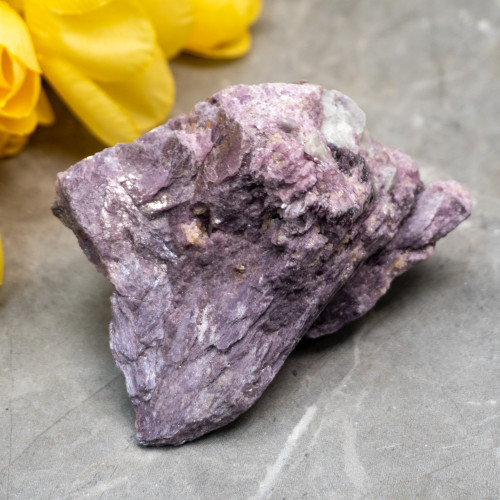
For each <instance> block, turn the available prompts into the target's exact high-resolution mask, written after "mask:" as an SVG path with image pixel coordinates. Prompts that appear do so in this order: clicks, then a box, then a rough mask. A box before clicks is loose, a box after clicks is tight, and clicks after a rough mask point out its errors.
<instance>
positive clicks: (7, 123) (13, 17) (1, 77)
mask: <svg viewBox="0 0 500 500" xmlns="http://www.w3.org/2000/svg"><path fill="white" fill-rule="evenodd" d="M40 72H41V70H40V66H39V65H38V61H37V58H36V56H35V51H34V48H33V43H32V40H31V37H30V34H29V32H28V29H27V27H26V24H25V23H24V21H23V20H22V19H21V17H20V16H19V14H18V13H17V12H16V11H15V10H14V9H13V8H12V7H11V6H10V5H9V4H7V3H6V2H4V1H0V157H1V156H10V155H14V154H16V153H18V152H19V151H20V150H21V149H22V147H23V146H24V144H25V143H26V141H27V139H28V136H29V134H30V133H31V132H33V130H34V129H35V127H36V126H37V124H38V123H45V124H48V123H51V121H52V119H53V115H52V111H51V109H50V106H49V105H48V101H47V99H46V97H45V95H44V94H43V92H41V82H40Z"/></svg>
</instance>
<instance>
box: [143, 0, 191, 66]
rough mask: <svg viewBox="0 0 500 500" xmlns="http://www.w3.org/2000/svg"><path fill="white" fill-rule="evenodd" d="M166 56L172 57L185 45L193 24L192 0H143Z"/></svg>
mask: <svg viewBox="0 0 500 500" xmlns="http://www.w3.org/2000/svg"><path fill="white" fill-rule="evenodd" d="M142 5H143V7H144V9H145V10H146V12H147V14H148V16H149V18H150V19H151V22H152V23H153V26H154V28H155V30H156V36H157V41H158V43H159V44H160V47H161V48H162V50H163V52H164V53H165V57H167V59H170V58H171V57H173V56H175V55H176V54H177V53H179V52H180V50H181V49H182V47H183V46H184V45H185V43H186V41H187V39H188V37H189V34H190V32H191V28H192V25H193V9H192V8H191V1H190V0H183V1H179V0H142Z"/></svg>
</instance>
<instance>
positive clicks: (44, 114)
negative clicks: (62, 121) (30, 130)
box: [36, 88, 55, 125]
mask: <svg viewBox="0 0 500 500" xmlns="http://www.w3.org/2000/svg"><path fill="white" fill-rule="evenodd" d="M36 115H37V118H38V123H39V124H40V125H52V124H53V123H54V121H55V116H54V111H53V110H52V106H51V105H50V102H49V98H48V97H47V94H46V93H45V91H44V90H43V88H41V89H40V98H39V99H38V103H37V105H36Z"/></svg>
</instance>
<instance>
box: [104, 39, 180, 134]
mask: <svg viewBox="0 0 500 500" xmlns="http://www.w3.org/2000/svg"><path fill="white" fill-rule="evenodd" d="M101 87H102V89H103V91H104V92H106V93H107V94H108V95H109V96H111V98H112V99H113V101H114V102H116V103H117V104H118V105H119V106H120V107H121V108H122V109H124V110H125V111H126V112H127V113H128V114H129V115H130V116H131V118H132V120H133V121H134V124H135V125H136V127H137V129H138V130H139V132H141V133H143V132H146V131H147V130H150V129H152V128H153V127H155V126H156V125H158V124H160V123H161V122H163V121H164V120H165V118H166V116H167V114H168V112H169V111H170V108H171V107H172V104H173V102H174V93H175V86H174V79H173V77H172V73H171V72H170V68H169V67H168V64H167V62H166V61H165V56H164V54H163V52H162V51H161V49H160V48H159V47H157V48H156V49H155V56H154V58H153V61H152V62H151V64H150V65H149V66H148V68H146V70H145V71H144V72H143V73H140V74H137V75H136V76H134V77H133V78H131V79H129V80H127V81H125V82H122V83H109V84H102V85H101Z"/></svg>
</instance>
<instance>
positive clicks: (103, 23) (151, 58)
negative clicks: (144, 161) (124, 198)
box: [24, 0, 174, 144]
mask: <svg viewBox="0 0 500 500" xmlns="http://www.w3.org/2000/svg"><path fill="white" fill-rule="evenodd" d="M167 3H168V2H167ZM24 12H25V17H26V22H27V24H28V26H29V28H30V31H31V34H32V36H33V41H34V44H35V49H36V52H37V55H38V59H39V62H40V66H41V67H42V70H43V74H44V76H45V77H46V78H47V80H48V81H49V82H50V84H51V85H52V86H53V87H54V89H55V90H56V91H57V92H58V94H59V95H60V96H61V97H62V99H63V100H64V101H65V102H66V104H67V105H68V106H69V108H70V109H72V111H73V112H74V113H75V114H76V115H77V116H78V117H79V118H80V119H81V120H82V121H83V122H84V123H85V124H86V125H87V127H88V128H89V129H90V130H91V131H92V132H93V133H94V134H95V135H96V136H97V137H99V138H100V139H101V140H102V141H103V142H105V143H107V144H114V143H116V142H129V141H132V140H134V139H135V138H136V137H138V136H139V135H140V134H142V133H143V132H145V131H147V130H149V129H151V128H153V127H154V126H156V125H158V124H159V123H161V122H162V121H163V120H164V119H165V117H166V115H167V113H168V111H169V110H170V108H171V106H172V103H173V98H174V81H173V78H172V75H171V73H170V70H169V68H168V65H167V63H166V62H165V56H164V53H163V52H162V50H161V48H160V46H159V45H158V42H157V38H156V33H155V30H154V27H153V23H152V22H151V20H150V18H149V17H148V14H147V11H146V8H145V7H144V6H143V5H142V2H141V1H140V0H45V1H42V0H25V2H24Z"/></svg>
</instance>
